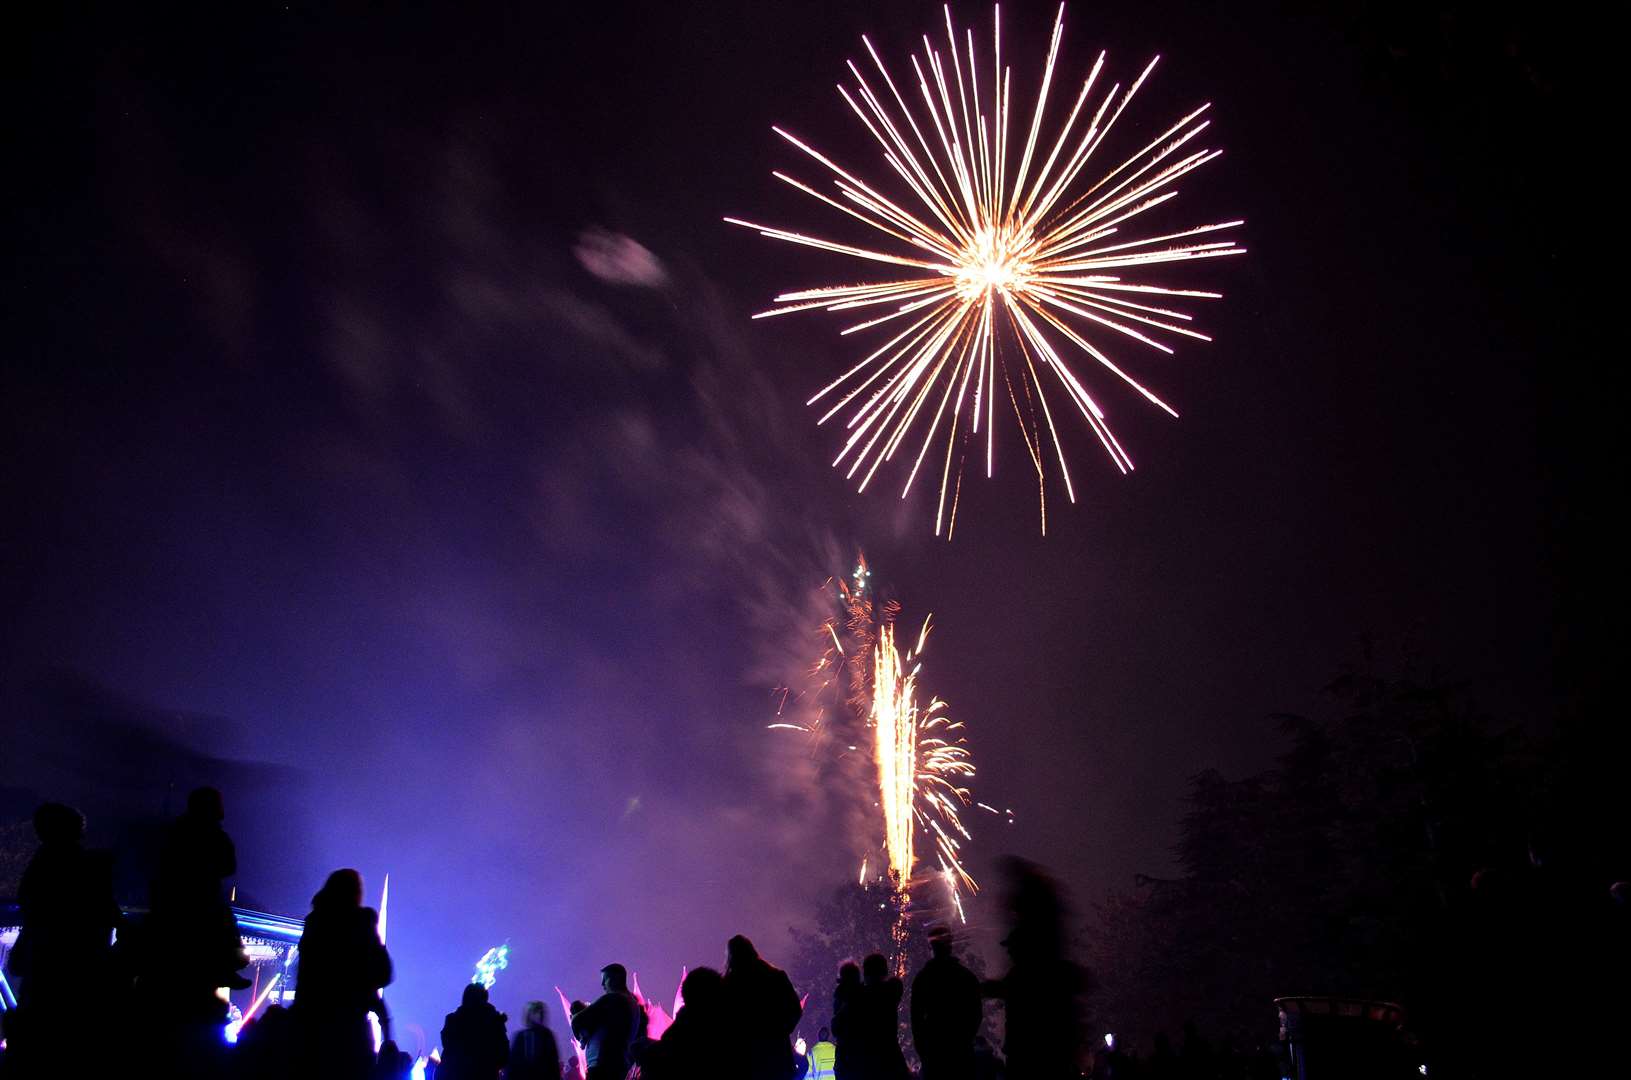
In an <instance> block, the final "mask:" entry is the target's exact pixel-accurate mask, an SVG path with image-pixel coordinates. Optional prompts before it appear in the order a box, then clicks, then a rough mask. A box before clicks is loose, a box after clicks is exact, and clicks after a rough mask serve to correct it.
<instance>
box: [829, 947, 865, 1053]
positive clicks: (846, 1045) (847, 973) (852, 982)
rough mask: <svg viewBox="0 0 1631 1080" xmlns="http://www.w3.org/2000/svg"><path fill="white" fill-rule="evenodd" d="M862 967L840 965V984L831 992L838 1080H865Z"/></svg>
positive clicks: (850, 962) (853, 963) (848, 964)
mask: <svg viewBox="0 0 1631 1080" xmlns="http://www.w3.org/2000/svg"><path fill="white" fill-rule="evenodd" d="M864 1026H865V1024H864V1021H862V1019H861V965H859V964H857V963H855V962H854V961H852V960H846V961H844V962H843V963H842V964H839V965H838V984H837V985H836V986H834V987H833V992H832V1036H833V1045H834V1046H835V1047H836V1050H837V1052H836V1054H835V1055H834V1057H833V1075H834V1076H836V1077H837V1078H838V1080H863V1077H862V1072H861V1070H862V1053H861V1036H860V1032H861V1030H862V1029H863V1027H864Z"/></svg>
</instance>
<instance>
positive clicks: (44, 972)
mask: <svg viewBox="0 0 1631 1080" xmlns="http://www.w3.org/2000/svg"><path fill="white" fill-rule="evenodd" d="M34 834H35V836H37V837H38V838H39V841H40V846H39V849H38V850H37V851H35V853H34V857H33V858H32V859H30V860H29V863H28V868H27V869H26V870H24V871H23V877H22V881H21V882H20V883H19V886H18V889H17V901H18V905H19V906H20V907H21V908H22V928H21V929H20V931H19V932H18V935H17V943H16V946H15V947H14V948H13V949H12V950H11V952H10V954H9V955H8V956H7V958H6V959H7V967H8V969H9V970H10V971H11V974H12V975H13V976H15V977H16V978H17V985H16V989H17V992H18V1006H19V1008H18V1010H17V1015H16V1016H8V1017H7V1021H8V1023H7V1028H6V1033H7V1038H8V1041H9V1049H8V1053H9V1055H10V1056H11V1061H10V1062H9V1063H8V1064H9V1065H10V1066H11V1067H12V1070H13V1071H14V1073H15V1074H16V1075H19V1076H22V1075H41V1076H43V1075H59V1074H61V1073H62V1070H63V1069H64V1068H65V1067H66V1065H67V1063H68V1062H69V1061H73V1062H75V1063H76V1064H77V1065H79V1066H81V1067H89V1066H96V1067H100V1065H101V1064H102V1058H101V1057H100V1056H99V1055H98V1054H97V1053H96V1051H97V1050H98V1049H99V1047H100V1046H101V1043H100V1042H93V1044H91V1045H87V1042H86V1040H85V1039H83V1038H82V1037H80V1032H81V1030H82V1029H83V1026H84V1024H83V1014H84V1009H85V995H86V994H87V992H90V993H97V994H105V993H107V991H108V989H109V984H110V981H111V980H112V979H113V978H114V976H115V972H114V965H113V962H112V961H113V950H112V945H111V942H112V937H113V931H114V930H115V929H116V928H118V927H119V926H120V925H121V923H122V922H123V916H122V915H121V914H120V912H119V905H118V903H117V902H115V900H114V898H113V864H112V861H111V860H110V859H109V858H108V857H107V856H106V855H104V854H103V853H101V852H92V851H86V850H85V848H84V839H85V819H84V818H83V817H82V816H81V815H80V813H79V811H78V810H75V809H74V808H73V807H71V806H64V805H62V804H61V803H45V804H43V805H42V806H41V807H40V808H39V809H38V810H36V811H34ZM115 1000H116V1001H117V1002H118V1005H117V1006H116V1007H122V1005H123V1002H122V1000H120V998H119V996H117V995H116V996H115Z"/></svg>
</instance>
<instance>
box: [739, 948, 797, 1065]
mask: <svg viewBox="0 0 1631 1080" xmlns="http://www.w3.org/2000/svg"><path fill="white" fill-rule="evenodd" d="M725 1008H726V1011H727V1012H728V1013H729V1015H730V1024H731V1028H732V1032H731V1038H730V1045H729V1046H727V1047H726V1048H724V1053H725V1054H726V1056H727V1060H726V1061H725V1073H726V1075H727V1076H730V1077H736V1078H739V1080H788V1077H790V1076H792V1074H793V1056H794V1055H793V1047H792V1044H791V1043H790V1042H789V1041H788V1040H789V1039H790V1038H791V1037H792V1034H793V1029H794V1028H796V1027H798V1022H799V1017H800V1016H803V1015H804V1006H803V1005H802V1004H801V1003H800V1002H799V996H798V991H796V990H794V989H793V982H792V980H791V979H789V978H788V977H787V973H786V972H785V971H782V970H781V969H780V968H778V967H774V966H772V965H771V964H770V963H769V962H768V961H767V960H765V959H764V958H763V957H762V956H760V955H759V951H758V950H757V949H755V948H754V947H753V942H751V941H749V940H748V939H747V938H745V937H743V936H742V935H741V934H737V935H736V936H735V937H733V938H731V939H730V941H729V942H727V943H726V945H725Z"/></svg>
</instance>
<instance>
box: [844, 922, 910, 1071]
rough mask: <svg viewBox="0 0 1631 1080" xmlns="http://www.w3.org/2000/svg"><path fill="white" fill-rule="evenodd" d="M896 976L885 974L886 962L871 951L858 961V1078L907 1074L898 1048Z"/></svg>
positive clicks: (901, 989)
mask: <svg viewBox="0 0 1631 1080" xmlns="http://www.w3.org/2000/svg"><path fill="white" fill-rule="evenodd" d="M902 992H903V988H902V986H901V982H900V980H899V979H897V978H895V977H894V976H892V975H890V974H889V961H888V960H887V959H885V958H884V956H883V954H882V953H873V954H872V955H871V956H869V957H867V958H866V959H865V960H863V961H861V994H860V1009H859V1013H858V1020H859V1024H858V1025H857V1027H858V1028H859V1030H858V1031H857V1032H856V1035H857V1039H858V1041H859V1043H860V1051H861V1052H860V1055H859V1060H858V1064H859V1065H860V1070H861V1071H860V1075H861V1077H862V1080H906V1078H907V1077H909V1076H910V1075H911V1073H910V1072H909V1071H908V1070H907V1068H906V1057H905V1055H904V1054H902V1053H901V1050H900V999H901V995H902Z"/></svg>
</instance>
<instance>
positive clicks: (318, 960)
mask: <svg viewBox="0 0 1631 1080" xmlns="http://www.w3.org/2000/svg"><path fill="white" fill-rule="evenodd" d="M362 896H363V884H362V875H361V874H359V873H357V871H355V870H350V869H346V870H336V871H334V873H332V874H330V875H329V876H328V880H327V881H325V882H324V883H323V887H322V888H321V889H320V890H318V892H317V895H316V896H314V897H312V898H311V914H310V915H308V916H306V928H305V931H304V932H303V933H302V934H301V935H300V973H299V977H298V981H297V983H296V991H295V1003H294V1015H295V1016H296V1017H297V1018H298V1019H299V1021H300V1027H301V1031H302V1038H303V1040H304V1042H305V1047H306V1061H307V1065H308V1068H309V1069H311V1070H312V1072H311V1075H322V1076H332V1077H348V1078H349V1077H362V1076H366V1075H367V1074H368V1071H369V1069H370V1068H371V1066H372V1065H373V1063H374V1036H373V1032H372V1030H371V1029H370V1027H369V1024H368V1014H369V1013H371V1012H372V1013H375V1014H381V1019H382V1020H383V1015H382V1014H383V1011H384V1006H383V1005H382V1003H381V1002H380V996H379V991H380V988H381V987H384V986H388V985H390V982H391V974H392V973H391V957H390V954H389V953H387V952H386V951H385V946H384V945H382V944H381V943H380V940H379V913H378V912H376V911H375V910H374V909H373V908H370V907H364V906H363V903H362Z"/></svg>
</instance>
